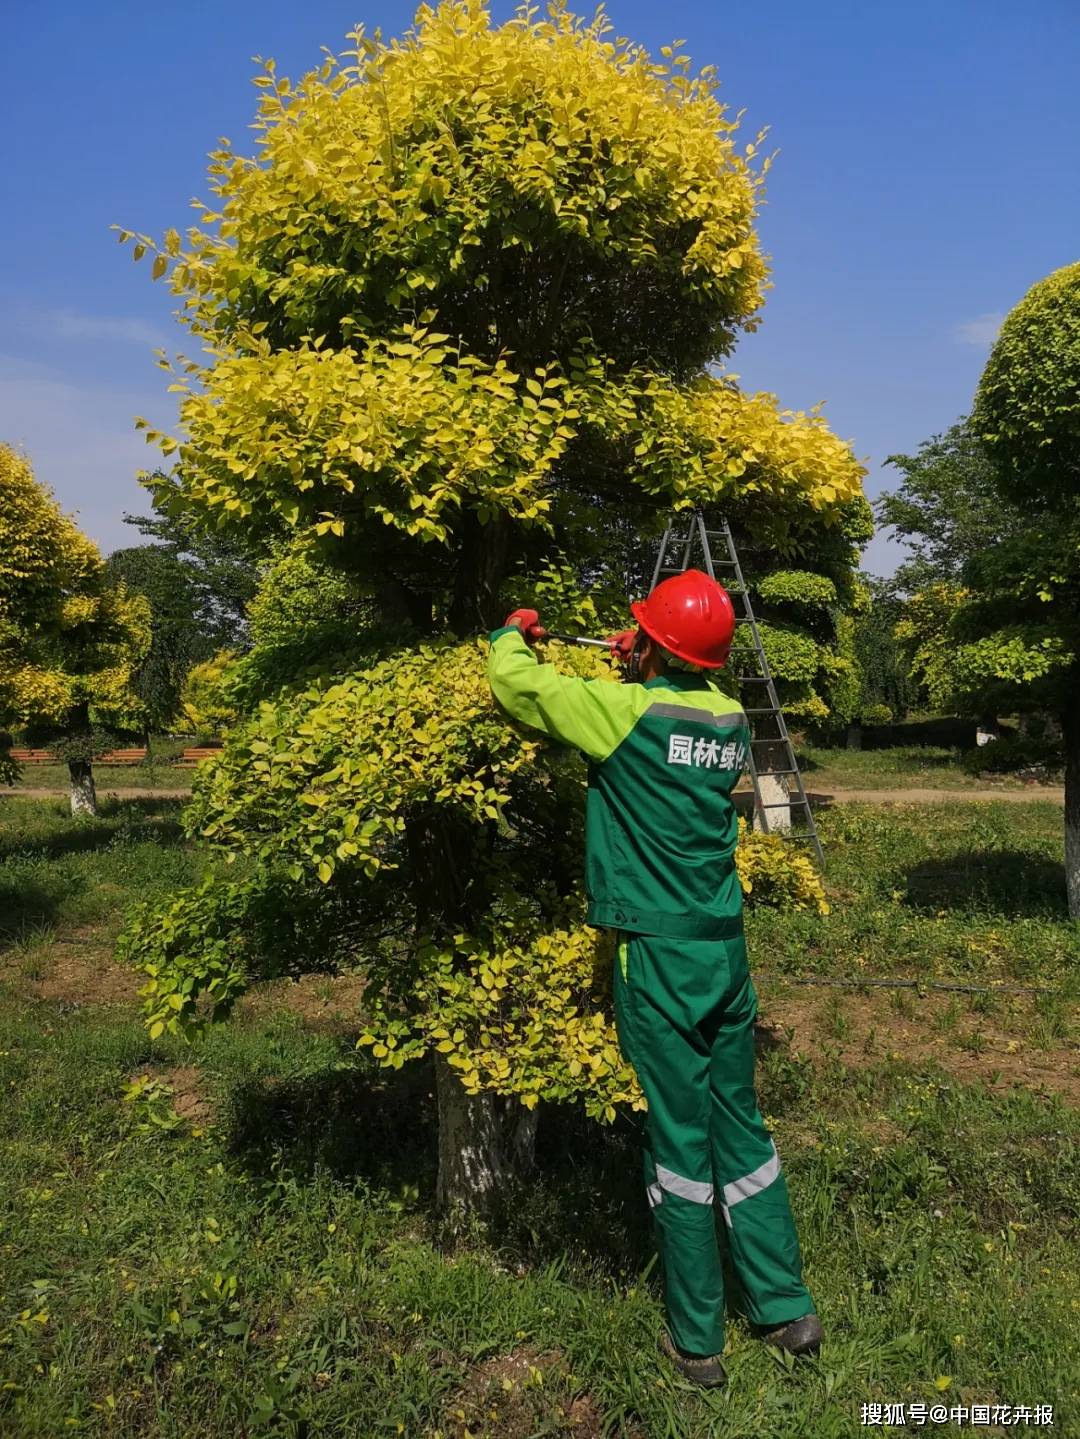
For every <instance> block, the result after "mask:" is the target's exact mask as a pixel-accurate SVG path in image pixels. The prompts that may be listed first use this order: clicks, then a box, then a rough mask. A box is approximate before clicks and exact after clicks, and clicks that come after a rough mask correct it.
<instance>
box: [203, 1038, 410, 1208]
mask: <svg viewBox="0 0 1080 1439" xmlns="http://www.w3.org/2000/svg"><path fill="white" fill-rule="evenodd" d="M433 1084H434V1081H433V1077H432V1074H431V1072H430V1068H429V1066H427V1065H425V1064H410V1065H406V1066H405V1068H404V1069H401V1070H398V1071H396V1072H395V1071H387V1070H370V1069H367V1068H364V1069H353V1068H343V1069H326V1070H320V1071H319V1072H318V1073H316V1074H310V1075H303V1076H300V1077H295V1078H294V1077H290V1078H288V1079H259V1080H251V1081H248V1082H246V1083H244V1084H241V1085H240V1086H239V1087H238V1088H237V1089H236V1090H234V1091H233V1094H232V1102H231V1114H230V1117H229V1147H230V1149H231V1150H232V1152H233V1153H234V1154H235V1156H236V1157H237V1158H238V1159H239V1161H240V1162H241V1163H242V1164H243V1165H244V1167H245V1168H246V1169H247V1170H249V1172H251V1173H253V1174H257V1175H260V1176H263V1177H266V1176H269V1175H270V1174H271V1173H272V1170H273V1167H274V1164H275V1161H279V1160H284V1161H285V1163H286V1164H287V1165H288V1167H289V1168H290V1169H291V1170H292V1171H293V1172H294V1173H296V1174H297V1175H298V1176H301V1177H303V1176H307V1177H310V1176H311V1175H312V1174H313V1173H314V1171H315V1170H316V1169H322V1170H325V1171H327V1172H328V1173H330V1174H332V1175H333V1176H334V1177H335V1178H337V1179H342V1180H349V1179H355V1178H363V1179H366V1180H368V1181H369V1182H370V1183H372V1184H375V1185H378V1186H381V1187H384V1188H387V1189H390V1190H392V1191H400V1190H401V1188H402V1186H403V1185H406V1184H414V1185H419V1186H420V1188H421V1191H422V1192H423V1191H425V1190H431V1191H432V1192H434V1181H435V1140H434V1136H435V1099H434V1092H433Z"/></svg>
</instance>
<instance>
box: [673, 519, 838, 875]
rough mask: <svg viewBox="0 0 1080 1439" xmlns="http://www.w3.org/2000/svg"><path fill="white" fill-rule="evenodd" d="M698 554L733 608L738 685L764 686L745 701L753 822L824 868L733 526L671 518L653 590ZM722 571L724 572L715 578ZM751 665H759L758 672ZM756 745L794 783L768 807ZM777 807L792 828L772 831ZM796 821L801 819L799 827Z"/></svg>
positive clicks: (774, 773)
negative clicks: (779, 762)
mask: <svg viewBox="0 0 1080 1439" xmlns="http://www.w3.org/2000/svg"><path fill="white" fill-rule="evenodd" d="M714 544H715V545H716V548H717V550H718V552H719V553H720V554H721V556H723V555H724V554H726V556H727V558H726V559H725V558H719V559H714V558H713V545H714ZM697 551H700V553H701V561H700V564H701V568H703V569H704V571H705V573H706V574H707V575H709V576H710V577H711V578H712V579H714V580H718V581H719V582H720V583H721V584H722V585H723V586H724V588H725V589H726V590H727V592H728V594H729V595H730V596H731V600H732V604H733V605H734V606H735V626H736V628H735V643H734V644H733V645H732V649H731V654H732V658H733V659H735V661H736V668H737V669H738V672H739V685H740V686H758V687H760V688H758V689H757V690H756V692H755V691H754V690H751V691H750V694H749V695H748V696H747V697H748V698H749V699H750V701H751V702H750V703H749V704H747V705H746V706H745V709H746V713H747V715H748V716H750V717H751V719H752V720H753V721H754V723H753V725H752V727H751V728H752V733H751V738H750V755H749V761H750V779H751V781H752V782H753V786H754V815H755V819H756V821H757V823H758V826H759V827H760V829H761V830H762V831H763V832H764V833H765V834H775V835H778V836H779V837H780V838H782V839H786V840H790V841H792V842H793V843H796V844H808V845H810V847H811V848H812V849H813V851H814V854H815V855H816V856H817V860H818V863H819V864H823V863H824V855H823V854H822V850H821V840H820V839H819V837H818V832H817V825H816V824H815V823H814V814H813V811H812V810H811V808H810V801H809V799H808V798H807V796H806V787H805V785H804V784H803V778H802V775H801V773H800V772H799V765H798V761H797V760H796V758H795V748H794V746H793V745H792V743H791V735H790V734H789V733H788V727H787V721H786V720H785V719H784V712H783V710H782V709H781V707H780V701H779V699H778V698H777V695H776V685H775V684H774V682H773V677H772V671H771V670H770V668H769V661H768V659H767V657H766V654H765V646H764V645H763V644H762V642H761V631H760V630H759V628H758V622H757V619H756V618H755V615H754V607H753V605H752V604H751V603H750V593H749V591H748V589H747V587H746V580H745V579H744V577H743V571H742V565H741V564H740V563H739V556H738V553H737V551H736V549H735V541H734V539H733V537H732V534H731V526H730V525H729V524H728V522H727V520H722V521H721V522H720V528H719V529H716V530H710V529H709V528H708V527H707V525H706V521H705V515H704V512H703V511H702V510H694V512H693V514H692V515H691V516H690V518H689V521H688V522H687V523H686V524H685V527H684V526H683V525H681V524H680V522H679V519H678V518H674V519H671V520H669V521H668V525H667V528H666V529H665V530H664V537H663V539H662V540H661V541H660V548H659V551H658V552H657V556H656V567H655V569H654V570H653V578H652V583H653V588H654V589H655V587H656V586H657V585H658V584H659V583H660V581H661V580H663V579H667V578H668V577H669V576H670V575H681V574H682V572H683V571H684V570H688V569H692V568H694V567H695V563H696V552H697ZM718 568H719V569H721V570H723V571H725V573H724V574H722V575H717V573H716V571H717V569H718ZM740 605H741V607H742V613H741V614H740V613H739V607H740ZM753 666H756V671H755V670H754V669H753ZM748 670H749V671H750V672H749V673H748ZM758 700H763V701H764V703H763V704H762V703H756V702H755V701H758ZM770 731H771V732H770ZM755 745H772V746H781V747H782V751H783V756H784V761H783V762H784V766H785V767H784V768H783V769H778V770H776V769H769V770H766V771H765V774H767V775H769V776H770V777H772V776H775V777H776V778H777V779H787V780H790V781H791V784H790V785H789V791H790V793H789V796H788V799H787V801H783V802H777V803H767V802H766V801H765V800H764V799H763V798H762V793H761V778H762V771H760V770H759V768H758V763H757V757H756V755H755V753H754V746H755ZM777 809H786V810H788V811H789V813H790V814H791V819H792V825H791V828H790V829H784V828H776V829H774V828H773V827H772V825H771V823H770V811H772V810H777ZM796 819H798V821H799V824H800V827H799V828H796V827H795V820H796Z"/></svg>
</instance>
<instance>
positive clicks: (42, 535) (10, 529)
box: [0, 445, 150, 730]
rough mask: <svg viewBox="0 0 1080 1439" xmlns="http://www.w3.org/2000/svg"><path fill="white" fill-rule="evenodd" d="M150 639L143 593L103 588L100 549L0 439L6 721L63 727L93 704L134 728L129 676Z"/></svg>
mask: <svg viewBox="0 0 1080 1439" xmlns="http://www.w3.org/2000/svg"><path fill="white" fill-rule="evenodd" d="M149 645H150V607H149V604H148V602H147V601H146V599H145V598H144V597H143V596H142V595H136V594H132V593H129V592H128V591H127V590H126V589H125V587H124V586H123V585H115V586H111V587H109V586H107V585H106V580H105V566H104V562H103V560H102V558H101V555H100V554H99V553H98V550H97V547H96V546H95V545H94V544H93V543H92V542H91V541H90V540H89V539H87V537H86V536H85V535H83V534H81V533H80V531H79V530H78V529H77V528H76V527H75V525H74V524H73V523H72V521H71V520H70V519H68V518H67V516H66V515H64V514H63V513H62V511H61V510H60V507H59V506H58V505H57V503H56V501H55V500H54V499H53V497H52V495H51V494H50V493H49V491H48V490H46V489H45V488H44V487H43V486H41V485H39V484H38V483H37V482H36V480H35V479H34V476H33V472H32V471H31V468H30V465H29V462H28V461H27V460H26V459H25V458H24V457H23V456H22V455H19V454H17V453H16V451H14V450H12V449H11V448H10V447H9V446H7V445H0V722H3V723H5V724H14V725H25V724H37V725H49V726H52V727H53V728H56V729H60V730H62V729H63V728H64V727H65V725H67V724H68V723H69V722H74V717H75V712H76V711H79V712H81V711H82V710H83V709H84V708H86V709H87V710H88V717H89V719H90V720H91V721H93V722H96V723H99V724H113V725H118V726H121V727H127V726H131V725H135V724H137V723H138V722H139V719H140V715H141V708H142V707H141V705H140V702H139V700H138V699H137V697H136V695H135V694H134V692H133V690H132V688H131V679H132V674H133V671H134V667H135V665H136V664H137V663H138V661H139V660H140V659H141V658H142V656H143V655H144V654H145V653H146V652H147V650H148V648H149ZM80 722H81V723H85V720H81V721H80Z"/></svg>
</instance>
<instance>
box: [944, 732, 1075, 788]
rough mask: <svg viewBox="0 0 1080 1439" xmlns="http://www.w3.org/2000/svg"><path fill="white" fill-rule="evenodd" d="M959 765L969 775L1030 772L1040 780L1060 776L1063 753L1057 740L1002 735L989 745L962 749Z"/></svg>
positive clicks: (1063, 762)
mask: <svg viewBox="0 0 1080 1439" xmlns="http://www.w3.org/2000/svg"><path fill="white" fill-rule="evenodd" d="M960 758H961V763H962V764H963V766H964V768H965V769H966V770H967V771H968V773H969V774H1020V773H1023V772H1024V771H1030V772H1032V773H1034V774H1036V775H1038V776H1039V777H1040V778H1042V779H1050V778H1052V777H1057V776H1060V775H1061V773H1062V772H1063V770H1064V767H1065V753H1064V750H1063V749H1062V745H1061V741H1060V740H1059V739H1046V738H1037V737H1035V736H1032V735H1003V736H1002V737H1001V739H998V740H993V741H991V743H990V744H984V745H976V746H974V747H973V748H972V749H969V750H965V751H964V753H963V754H962V755H961V757H960Z"/></svg>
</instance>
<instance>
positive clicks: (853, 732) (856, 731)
mask: <svg viewBox="0 0 1080 1439" xmlns="http://www.w3.org/2000/svg"><path fill="white" fill-rule="evenodd" d="M847 747H848V749H862V721H861V720H852V722H851V723H850V724H849V725H848V727H847Z"/></svg>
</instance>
